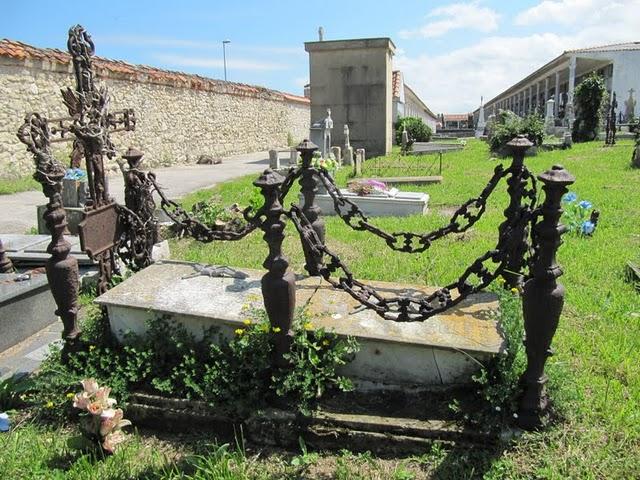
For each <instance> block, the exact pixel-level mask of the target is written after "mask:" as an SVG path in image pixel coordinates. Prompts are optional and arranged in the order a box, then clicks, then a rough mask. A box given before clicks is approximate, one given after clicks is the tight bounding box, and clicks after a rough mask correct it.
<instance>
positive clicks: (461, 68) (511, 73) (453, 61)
mask: <svg viewBox="0 0 640 480" xmlns="http://www.w3.org/2000/svg"><path fill="white" fill-rule="evenodd" d="M570 1H571V0H565V2H570ZM544 3H558V2H542V3H541V5H542V4H544ZM632 4H633V5H638V6H640V0H633V1H626V2H621V1H618V2H616V1H613V2H610V3H608V4H606V5H607V6H606V8H605V7H603V8H592V9H588V11H581V12H582V13H580V22H578V23H576V24H575V25H569V26H567V27H566V28H564V29H562V30H560V31H559V32H546V33H545V32H541V33H537V34H531V35H527V36H523V37H515V36H508V37H507V36H497V35H495V36H490V37H485V38H481V39H479V40H477V41H475V42H474V43H473V45H471V46H469V47H464V48H459V49H455V50H452V51H449V52H443V53H438V54H436V55H420V56H417V57H412V56H410V55H398V56H397V57H396V58H395V68H399V69H400V70H402V71H403V73H404V76H405V81H406V82H407V84H408V85H409V86H411V88H413V89H414V90H416V92H417V93H418V95H420V97H421V98H422V100H424V101H425V103H426V104H427V105H428V106H429V108H431V109H432V110H433V111H434V112H444V113H464V112H468V111H470V110H474V109H476V108H477V107H478V106H479V104H480V96H481V95H482V96H484V98H485V101H486V100H490V99H491V98H493V97H494V96H496V95H498V94H499V93H501V92H502V91H503V90H505V89H506V88H508V87H510V86H511V85H513V84H514V83H516V82H518V81H520V80H522V79H523V78H524V77H526V76H527V75H529V74H530V73H533V72H534V71H535V70H536V69H537V68H539V67H541V66H543V65H544V64H546V63H548V62H549V61H551V60H553V59H554V58H555V57H557V56H558V55H560V54H561V53H562V52H563V51H565V50H571V49H574V48H581V47H590V46H597V45H606V44H609V43H618V42H625V41H637V40H638V29H637V25H638V21H637V16H636V15H633V12H634V10H633V9H630V5H632ZM534 8H535V7H534ZM635 11H640V9H637V8H636V9H635ZM565 15H567V13H566V12H565ZM569 15H570V14H569ZM576 15H578V13H576ZM530 18H533V17H530ZM549 21H550V20H549ZM554 30H557V29H554Z"/></svg>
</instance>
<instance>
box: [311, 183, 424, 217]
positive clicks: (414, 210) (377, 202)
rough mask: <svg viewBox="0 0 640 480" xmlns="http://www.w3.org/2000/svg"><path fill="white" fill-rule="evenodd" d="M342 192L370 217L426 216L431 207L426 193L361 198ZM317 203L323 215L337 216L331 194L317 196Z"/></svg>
mask: <svg viewBox="0 0 640 480" xmlns="http://www.w3.org/2000/svg"><path fill="white" fill-rule="evenodd" d="M394 190H395V189H394ZM340 192H341V193H342V195H343V196H345V197H346V198H348V199H349V200H351V201H352V202H354V203H355V204H356V205H358V207H359V208H360V209H361V210H362V211H363V213H364V214H365V215H366V216H368V217H406V216H408V215H424V214H426V213H427V211H428V207H429V195H428V194H427V193H424V192H400V191H395V192H394V191H392V196H385V195H380V194H378V195H376V194H371V195H363V196H359V195H356V194H354V193H353V192H350V191H349V190H347V189H340ZM299 198H300V206H302V205H303V204H304V197H303V196H302V194H300V197H299ZM315 203H316V205H318V207H320V209H321V210H322V214H323V215H336V211H335V206H334V203H333V198H332V197H331V196H330V195H329V194H327V193H324V194H318V195H316V197H315ZM345 210H346V208H345Z"/></svg>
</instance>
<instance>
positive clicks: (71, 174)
mask: <svg viewBox="0 0 640 480" xmlns="http://www.w3.org/2000/svg"><path fill="white" fill-rule="evenodd" d="M64 178H65V179H66V180H85V179H86V178H87V172H85V171H84V170H82V169H81V168H69V169H67V171H66V172H65V174H64Z"/></svg>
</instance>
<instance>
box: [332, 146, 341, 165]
mask: <svg viewBox="0 0 640 480" xmlns="http://www.w3.org/2000/svg"><path fill="white" fill-rule="evenodd" d="M331 156H333V158H334V159H335V160H336V161H337V162H338V164H342V149H341V148H340V147H331Z"/></svg>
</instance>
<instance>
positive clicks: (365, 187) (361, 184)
mask: <svg viewBox="0 0 640 480" xmlns="http://www.w3.org/2000/svg"><path fill="white" fill-rule="evenodd" d="M347 189H348V190H349V191H350V192H352V193H355V194H356V195H358V196H360V197H363V196H365V195H370V194H372V193H374V192H387V191H388V190H389V188H388V187H387V184H386V183H384V182H380V181H378V180H357V181H355V182H350V183H349V185H348V186H347Z"/></svg>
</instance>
